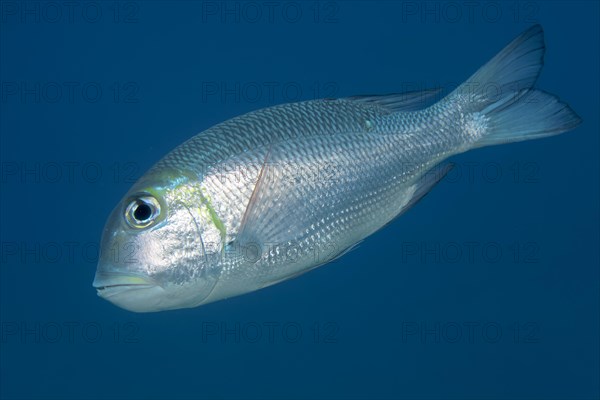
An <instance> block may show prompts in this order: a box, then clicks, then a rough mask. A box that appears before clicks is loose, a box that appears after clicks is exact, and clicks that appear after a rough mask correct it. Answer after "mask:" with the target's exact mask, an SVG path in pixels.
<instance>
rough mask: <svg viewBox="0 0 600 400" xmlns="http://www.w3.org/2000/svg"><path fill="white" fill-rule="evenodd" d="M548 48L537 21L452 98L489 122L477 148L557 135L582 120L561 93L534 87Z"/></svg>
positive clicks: (457, 90)
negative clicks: (561, 99) (561, 97)
mask: <svg viewBox="0 0 600 400" xmlns="http://www.w3.org/2000/svg"><path fill="white" fill-rule="evenodd" d="M544 52H545V45H544V31H543V30H542V27H541V26H540V25H534V26H532V27H531V28H529V29H528V30H526V31H525V32H523V33H522V34H521V35H519V36H518V37H517V38H516V39H514V40H513V41H512V42H511V43H509V44H508V45H507V46H506V47H505V48H504V49H503V50H502V51H500V53H498V54H497V55H496V56H495V57H494V58H492V59H491V60H490V61H489V62H488V63H487V64H485V65H484V66H483V67H481V68H480V69H479V70H478V71H477V72H476V73H475V74H473V76H471V77H470V78H469V79H468V80H467V81H466V82H465V83H463V84H462V85H461V86H459V87H458V88H457V89H456V90H455V91H454V92H452V93H451V94H450V95H449V96H448V98H449V100H450V101H458V102H459V103H461V106H462V107H463V108H464V110H465V111H467V112H470V113H473V114H477V115H478V117H480V118H478V119H479V120H481V121H485V130H484V133H483V135H482V137H481V138H480V139H479V140H478V141H477V142H476V143H474V144H473V146H474V147H481V146H489V145H494V144H502V143H510V142H518V141H522V140H529V139H537V138H541V137H545V136H552V135H557V134H559V133H562V132H566V131H569V130H571V129H573V128H575V127H576V126H577V125H579V124H580V123H581V118H579V116H578V115H577V114H576V113H575V112H574V111H573V110H572V109H571V108H570V107H569V106H568V105H567V104H565V103H563V102H561V101H560V100H559V99H558V97H556V96H554V95H552V94H549V93H546V92H543V91H541V90H536V89H534V88H533V85H534V84H535V82H536V80H537V78H538V76H539V74H540V71H541V69H542V66H543V64H544Z"/></svg>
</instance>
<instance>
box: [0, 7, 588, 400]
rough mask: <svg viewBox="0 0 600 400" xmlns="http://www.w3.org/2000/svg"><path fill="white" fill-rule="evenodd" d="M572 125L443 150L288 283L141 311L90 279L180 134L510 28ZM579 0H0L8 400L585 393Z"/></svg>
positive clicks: (450, 64)
mask: <svg viewBox="0 0 600 400" xmlns="http://www.w3.org/2000/svg"><path fill="white" fill-rule="evenodd" d="M535 23H540V24H541V25H542V26H543V28H544V31H545V38H546V46H547V52H546V57H545V66H544V69H543V71H542V74H541V77H540V79H539V81H538V84H537V86H538V87H540V88H542V89H544V90H546V91H548V92H550V93H554V94H557V95H558V96H560V98H561V99H562V100H564V101H566V102H567V103H568V104H570V106H571V107H572V108H573V109H574V110H575V111H576V112H577V113H578V114H579V115H580V116H581V117H582V118H583V124H582V125H581V126H579V127H578V128H577V129H575V130H574V131H571V132H568V133H566V134H563V135H560V136H557V137H551V138H547V139H542V140H534V141H528V142H523V143H516V144H510V145H505V146H495V147H488V148H483V149H479V150H475V151H472V152H468V153H464V154H461V155H459V156H456V157H453V159H452V161H454V162H455V163H456V167H455V169H454V170H453V171H452V172H451V173H450V175H449V176H448V177H447V178H446V179H445V180H444V181H442V182H441V183H440V184H439V185H438V186H437V187H436V188H435V189H433V191H432V192H431V194H430V195H428V196H427V197H426V198H425V199H424V200H423V201H422V202H420V203H419V204H418V205H417V206H415V207H414V208H413V209H412V210H410V211H409V212H407V213H406V214H405V215H403V216H402V217H401V218H399V219H397V220H395V221H394V222H393V223H392V224H390V225H389V226H387V227H386V228H384V229H383V230H381V231H379V232H377V233H376V234H374V235H373V236H372V237H370V238H369V239H367V240H366V241H365V242H364V243H363V244H362V245H361V246H360V247H359V248H358V249H356V250H353V251H352V252H350V253H349V254H347V255H346V256H344V257H342V258H340V259H338V260H336V261H335V262H333V263H331V264H329V265H327V266H324V267H321V268H318V269H316V270H314V271H312V272H310V273H308V274H305V275H303V276H301V277H299V278H297V279H293V280H290V281H287V282H284V283H281V284H278V285H275V286H272V287H270V288H267V289H264V290H261V291H258V292H254V293H251V294H247V295H244V296H240V297H236V298H232V299H229V300H226V301H221V302H217V303H213V304H210V305H206V306H202V307H200V308H195V309H186V310H176V311H169V312H162V313H150V314H135V313H131V312H128V311H125V310H122V309H119V308H117V307H115V306H113V305H112V304H110V303H108V302H107V301H104V300H102V299H100V298H98V297H97V296H96V292H95V290H94V289H93V288H92V286H91V283H92V279H93V276H94V271H95V268H96V261H97V252H98V243H99V239H100V234H101V232H102V228H103V225H104V223H105V220H106V218H107V217H108V214H109V212H110V211H111V210H112V208H113V207H114V206H115V205H116V204H117V202H118V201H119V200H120V198H121V196H122V195H123V194H124V193H125V192H126V191H127V189H128V188H129V187H130V186H131V185H132V184H133V182H135V180H136V179H137V178H138V177H139V176H141V174H142V173H143V172H144V171H145V170H147V169H148V168H149V167H150V166H151V165H152V164H153V163H155V162H156V161H158V160H159V158H161V157H162V156H163V155H165V154H166V153H167V152H168V151H169V150H171V149H172V148H173V147H175V146H176V145H178V144H180V143H181V142H183V141H185V140H186V139H188V138H190V137H191V136H193V135H194V134H196V133H198V132H200V131H202V130H204V129H206V128H208V127H210V126H212V125H214V124H216V123H218V122H221V121H224V120H226V119H228V118H232V117H234V116H236V115H239V114H242V113H245V112H248V111H252V110H256V109H259V108H262V107H267V106H271V105H275V104H279V103H284V102H291V101H300V100H308V99H314V98H322V97H344V96H350V95H357V94H384V93H393V92H402V91H410V90H419V89H425V88H430V87H445V88H451V87H453V86H456V85H457V84H459V83H460V82H462V81H463V80H465V79H466V78H468V77H469V76H470V75H471V74H472V73H473V72H475V71H476V70H477V69H478V68H479V67H480V66H482V65H483V64H484V63H485V62H487V61H488V60H489V59H490V58H491V57H492V56H494V55H495V54H496V53H497V52H498V51H500V50H501V49H502V48H503V46H504V45H506V44H507V43H508V42H509V41H511V40H512V39H513V38H514V37H516V36H517V35H518V34H519V33H521V32H522V31H523V30H525V29H527V28H528V27H530V26H531V25H533V24H535ZM599 38H600V33H599V5H598V2H595V1H570V2H567V1H552V2H542V1H526V2H516V1H501V2H500V1H489V2H488V1H484V2H480V1H469V2H462V1H457V2H454V1H453V2H424V3H422V2H416V1H310V0H309V1H283V2H269V1H248V2H242V1H173V2H166V1H84V2H67V1H53V2H40V1H5V0H3V1H1V2H0V81H1V92H0V107H1V109H0V111H1V113H0V132H1V147H0V157H1V170H0V182H1V188H0V200H1V211H0V217H1V220H0V234H1V241H0V246H1V253H0V258H1V269H0V312H1V314H0V396H1V398H3V399H286V398H290V399H330V398H338V399H342V398H343V399H346V398H349V399H379V398H381V399H397V398H405V399H597V398H599V397H600V386H599V375H600V367H599V358H600V353H599V290H600V284H599V279H600V277H599V250H598V249H599V198H598V188H599V176H598V172H599V156H598V151H599V143H598V138H599V131H600V128H599V113H598V110H599V109H600V104H599V92H600V87H599V81H598V78H599V53H598V49H599V48H600V39H599Z"/></svg>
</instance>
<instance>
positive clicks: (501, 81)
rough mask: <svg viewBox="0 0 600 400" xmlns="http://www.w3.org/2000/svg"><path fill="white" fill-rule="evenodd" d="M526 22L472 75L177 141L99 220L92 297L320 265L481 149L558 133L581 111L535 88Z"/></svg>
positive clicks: (170, 291)
mask: <svg viewBox="0 0 600 400" xmlns="http://www.w3.org/2000/svg"><path fill="white" fill-rule="evenodd" d="M544 53H545V43H544V33H543V29H542V27H541V26H540V25H534V26H532V27H530V28H529V29H527V30H526V31H524V32H523V33H521V34H520V35H519V36H518V37H517V38H515V39H514V40H513V41H512V42H510V43H509V44H508V45H507V46H506V47H505V48H504V49H503V50H501V51H500V52H499V53H498V54H497V55H496V56H495V57H493V58H492V59H491V60H490V61H488V62H487V63H486V64H484V65H483V67H481V68H480V69H479V70H477V72H475V74H473V75H472V76H471V77H470V78H469V79H468V80H467V81H465V82H464V83H462V84H461V85H459V86H458V87H456V88H455V89H454V90H452V91H449V93H447V94H445V95H443V96H442V95H440V94H441V91H440V89H426V90H422V91H415V92H408V93H399V94H386V95H360V96H351V97H344V98H337V99H318V100H309V101H300V102H295V103H286V104H281V105H276V106H272V107H268V108H264V109H260V110H256V111H252V112H249V113H247V114H244V115H241V116H238V117H235V118H232V119H230V120H227V121H224V122H222V123H219V124H217V125H215V126H213V127H211V128H209V129H207V130H205V131H203V132H201V133H200V134H198V135H196V136H193V137H192V138H191V139H189V140H188V141H186V142H184V143H183V144H181V145H179V146H178V147H176V148H175V149H173V150H172V151H171V152H169V153H168V154H167V155H166V156H164V157H163V158H162V159H160V160H159V161H158V162H157V163H156V164H155V165H154V166H152V167H151V168H150V169H149V170H148V171H147V172H146V173H145V174H144V175H143V176H142V177H141V178H140V179H139V180H138V181H137V182H136V183H135V184H134V185H133V186H132V187H131V188H130V190H129V191H128V192H127V193H126V194H125V196H124V197H123V198H122V200H121V201H120V202H119V203H118V204H117V206H116V207H115V208H114V210H113V211H112V213H111V214H110V216H109V218H108V220H107V222H106V225H105V227H104V230H103V233H102V238H101V244H100V256H99V259H98V266H97V269H96V274H95V277H94V281H93V286H94V287H95V288H96V291H97V294H98V295H99V296H100V297H101V298H103V299H106V300H108V301H109V302H111V303H113V304H114V305H116V306H118V307H121V308H124V309H126V310H129V311H133V312H154V311H164V310H173V309H180V308H193V307H197V306H200V305H205V304H208V303H212V302H215V301H218V300H223V299H227V298H231V297H234V296H238V295H242V294H245V293H249V292H253V291H256V290H259V289H262V288H265V287H268V286H271V285H274V284H276V283H279V282H282V281H285V280H288V279H291V278H294V277H297V276H299V275H301V274H303V273H306V272H308V271H310V270H312V269H314V268H316V267H318V266H321V265H324V264H327V263H329V262H331V261H333V260H335V259H337V258H339V257H341V256H343V255H344V254H346V253H347V252H348V251H350V250H351V249H353V248H354V247H356V245H357V244H358V243H360V242H361V241H363V240H365V239H366V238H367V237H368V236H370V235H372V234H373V233H374V232H377V231H378V230H380V229H382V228H383V227H384V226H386V225H387V224H389V223H390V222H392V221H393V220H395V219H396V218H397V217H398V216H400V215H401V214H403V213H404V212H406V211H407V210H408V209H410V208H411V207H412V206H414V205H415V204H416V203H417V202H418V201H419V200H420V199H421V198H423V196H425V195H426V194H427V193H428V192H429V191H430V190H431V189H432V188H433V187H434V186H435V185H436V184H437V183H438V182H440V181H441V180H442V179H443V178H444V176H445V175H446V174H447V173H448V172H449V171H450V169H451V168H452V163H451V162H447V161H445V160H447V159H448V158H449V157H452V156H454V155H456V154H459V153H463V152H466V151H468V150H472V149H476V148H479V147H484V146H492V145H499V144H505V143H512V142H519V141H524V140H530V139H538V138H544V137H548V136H553V135H557V134H560V133H563V132H567V131H570V130H573V129H574V128H576V127H577V126H578V125H579V124H580V123H581V122H582V120H581V118H580V117H579V116H578V115H577V114H576V113H575V112H574V111H573V110H572V109H571V108H570V107H569V106H568V105H567V104H566V103H564V102H562V101H560V100H559V98H558V97H556V96H555V95H553V94H549V93H547V92H545V91H542V90H540V89H537V88H536V87H535V83H536V80H537V78H538V75H539V74H540V71H541V68H542V64H543V58H544Z"/></svg>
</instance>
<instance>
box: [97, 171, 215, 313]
mask: <svg viewBox="0 0 600 400" xmlns="http://www.w3.org/2000/svg"><path fill="white" fill-rule="evenodd" d="M215 218H216V217H215V215H214V210H212V207H211V206H210V203H209V202H208V201H207V199H206V196H205V195H204V194H203V193H202V187H201V183H200V181H199V180H198V179H197V178H195V177H193V176H192V177H187V176H186V174H181V173H179V172H170V173H166V172H164V171H162V172H160V173H156V172H153V173H149V174H147V175H145V176H144V177H142V179H140V181H138V182H137V183H136V184H135V185H134V186H133V187H132V188H131V190H130V191H129V192H128V193H127V194H126V195H125V196H124V197H123V199H122V200H121V201H120V202H119V204H118V205H117V206H116V207H115V208H114V210H113V211H112V213H111V215H110V217H109V218H108V221H107V222H106V225H105V227H104V231H103V234H102V239H101V244H100V257H99V261H98V267H97V270H96V276H95V278H94V283H93V286H94V287H95V288H96V289H97V292H98V295H99V296H100V297H102V298H104V299H106V300H108V301H110V302H112V303H113V304H115V305H117V306H119V307H121V308H124V309H127V310H130V311H135V312H151V311H162V310H170V309H177V308H189V307H196V306H198V305H200V304H202V303H203V301H204V300H205V299H206V298H207V297H208V295H209V294H210V293H211V291H212V289H213V288H214V286H215V284H216V282H217V280H218V277H219V274H220V265H221V262H220V257H221V250H222V248H223V240H224V232H223V227H222V224H219V223H218V218H217V219H216V220H215Z"/></svg>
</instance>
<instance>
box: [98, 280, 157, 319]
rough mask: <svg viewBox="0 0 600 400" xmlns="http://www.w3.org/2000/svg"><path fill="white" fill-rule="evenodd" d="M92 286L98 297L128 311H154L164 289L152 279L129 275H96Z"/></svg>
mask: <svg viewBox="0 0 600 400" xmlns="http://www.w3.org/2000/svg"><path fill="white" fill-rule="evenodd" d="M92 285H93V286H94V287H95V288H96V291H97V294H98V296H100V297H102V298H103V299H105V300H108V301H110V302H111V303H113V304H115V305H116V306H119V307H121V308H124V309H126V310H129V311H135V312H147V311H154V310H155V307H156V304H153V303H154V302H155V301H156V300H158V299H159V298H160V294H162V293H163V292H164V289H163V288H162V287H161V286H160V285H158V284H157V283H156V282H154V281H153V280H152V279H150V278H147V277H142V276H138V275H131V274H121V273H96V276H95V278H94V282H93V283H92Z"/></svg>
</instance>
